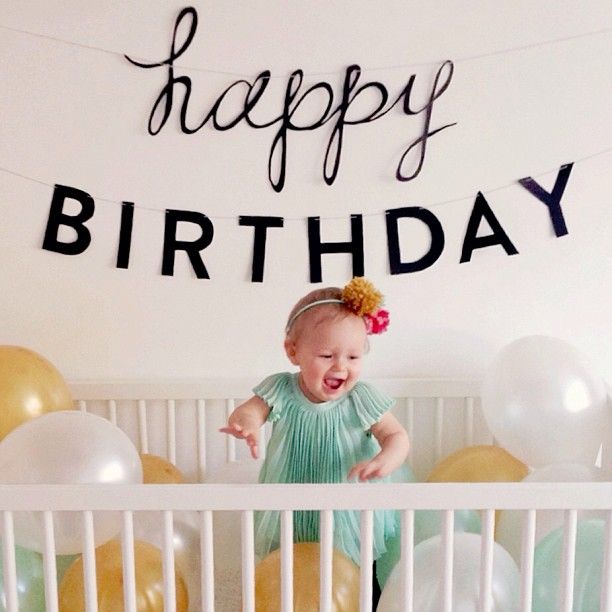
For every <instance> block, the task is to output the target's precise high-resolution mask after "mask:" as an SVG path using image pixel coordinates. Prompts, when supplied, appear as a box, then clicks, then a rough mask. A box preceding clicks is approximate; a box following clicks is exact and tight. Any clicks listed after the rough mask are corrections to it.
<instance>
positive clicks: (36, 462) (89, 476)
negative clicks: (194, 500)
mask: <svg viewBox="0 0 612 612" xmlns="http://www.w3.org/2000/svg"><path fill="white" fill-rule="evenodd" d="M141 482H142V463H141V461H140V456H139V455H138V451H137V450H136V447H135V446H134V444H133V443H132V442H131V440H130V439H129V438H128V436H127V435H126V434H125V433H124V432H123V431H121V429H119V428H118V427H117V426H116V425H113V424H112V423H111V422H110V421H108V420H107V419H104V418H102V417H99V416H96V415H93V414H89V413H84V412H80V411H76V410H69V411H60V412H50V413H48V414H44V415H42V416H39V417H37V418H35V419H32V420H30V421H27V422H25V423H23V424H22V425H20V426H19V427H17V428H16V429H14V430H13V431H11V432H10V433H9V434H8V435H7V436H6V437H5V438H4V439H3V440H2V441H1V442H0V483H3V484H136V483H141ZM14 524H15V541H16V542H17V544H19V545H21V546H23V547H24V548H28V549H30V550H36V551H38V552H42V551H43V550H44V541H45V536H44V526H43V517H42V514H41V513H40V512H16V513H15V515H14ZM120 529H121V516H120V514H119V513H118V512H95V513H94V540H95V544H96V546H98V545H100V544H103V543H104V542H106V541H107V540H109V539H111V538H112V537H114V536H115V535H116V534H117V533H118V532H119V530H120ZM54 535H55V546H56V553H57V554H58V555H71V554H75V553H79V552H81V551H82V550H83V541H82V517H81V514H80V513H77V512H55V513H54Z"/></svg>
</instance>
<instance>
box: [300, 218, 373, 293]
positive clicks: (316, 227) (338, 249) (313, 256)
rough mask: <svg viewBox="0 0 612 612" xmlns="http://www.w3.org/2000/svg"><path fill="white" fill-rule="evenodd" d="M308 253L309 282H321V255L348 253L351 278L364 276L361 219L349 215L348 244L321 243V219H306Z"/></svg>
mask: <svg viewBox="0 0 612 612" xmlns="http://www.w3.org/2000/svg"><path fill="white" fill-rule="evenodd" d="M308 252H309V255H310V282H311V283H320V282H322V281H323V276H322V274H321V255H322V254H323V253H350V254H351V255H352V256H353V276H363V275H364V263H363V261H364V257H363V217H362V215H351V239H350V240H349V241H348V242H325V243H322V242H321V219H320V218H319V217H308Z"/></svg>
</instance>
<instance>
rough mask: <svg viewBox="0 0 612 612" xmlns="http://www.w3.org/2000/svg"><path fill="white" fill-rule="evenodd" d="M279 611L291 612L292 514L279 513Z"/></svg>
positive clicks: (286, 511) (285, 511)
mask: <svg viewBox="0 0 612 612" xmlns="http://www.w3.org/2000/svg"><path fill="white" fill-rule="evenodd" d="M281 611H282V612H293V512H292V511H291V510H283V511H282V512H281Z"/></svg>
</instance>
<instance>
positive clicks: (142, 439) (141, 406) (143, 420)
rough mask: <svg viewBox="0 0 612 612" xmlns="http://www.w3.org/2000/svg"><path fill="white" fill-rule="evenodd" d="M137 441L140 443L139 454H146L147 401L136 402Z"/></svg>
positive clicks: (147, 442)
mask: <svg viewBox="0 0 612 612" xmlns="http://www.w3.org/2000/svg"><path fill="white" fill-rule="evenodd" d="M138 441H139V443H140V452H141V453H143V454H148V452H149V432H148V431H147V401H146V400H143V399H141V400H138Z"/></svg>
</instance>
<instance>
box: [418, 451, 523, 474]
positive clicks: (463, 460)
mask: <svg viewBox="0 0 612 612" xmlns="http://www.w3.org/2000/svg"><path fill="white" fill-rule="evenodd" d="M528 473H529V468H528V467H527V466H526V465H525V464H524V463H523V462H522V461H519V460H518V459H517V458H516V457H514V456H513V455H511V454H510V453H509V452H508V451H506V450H504V449H503V448H500V447H499V446H487V445H482V446H468V447H467V448H462V449H460V450H458V451H457V452H455V453H453V454H452V455H449V456H448V457H446V459H443V460H442V461H440V463H438V464H437V465H436V466H435V467H434V469H433V470H432V471H431V473H430V474H429V476H428V477H427V482H518V481H519V480H523V478H525V476H527V474H528Z"/></svg>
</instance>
